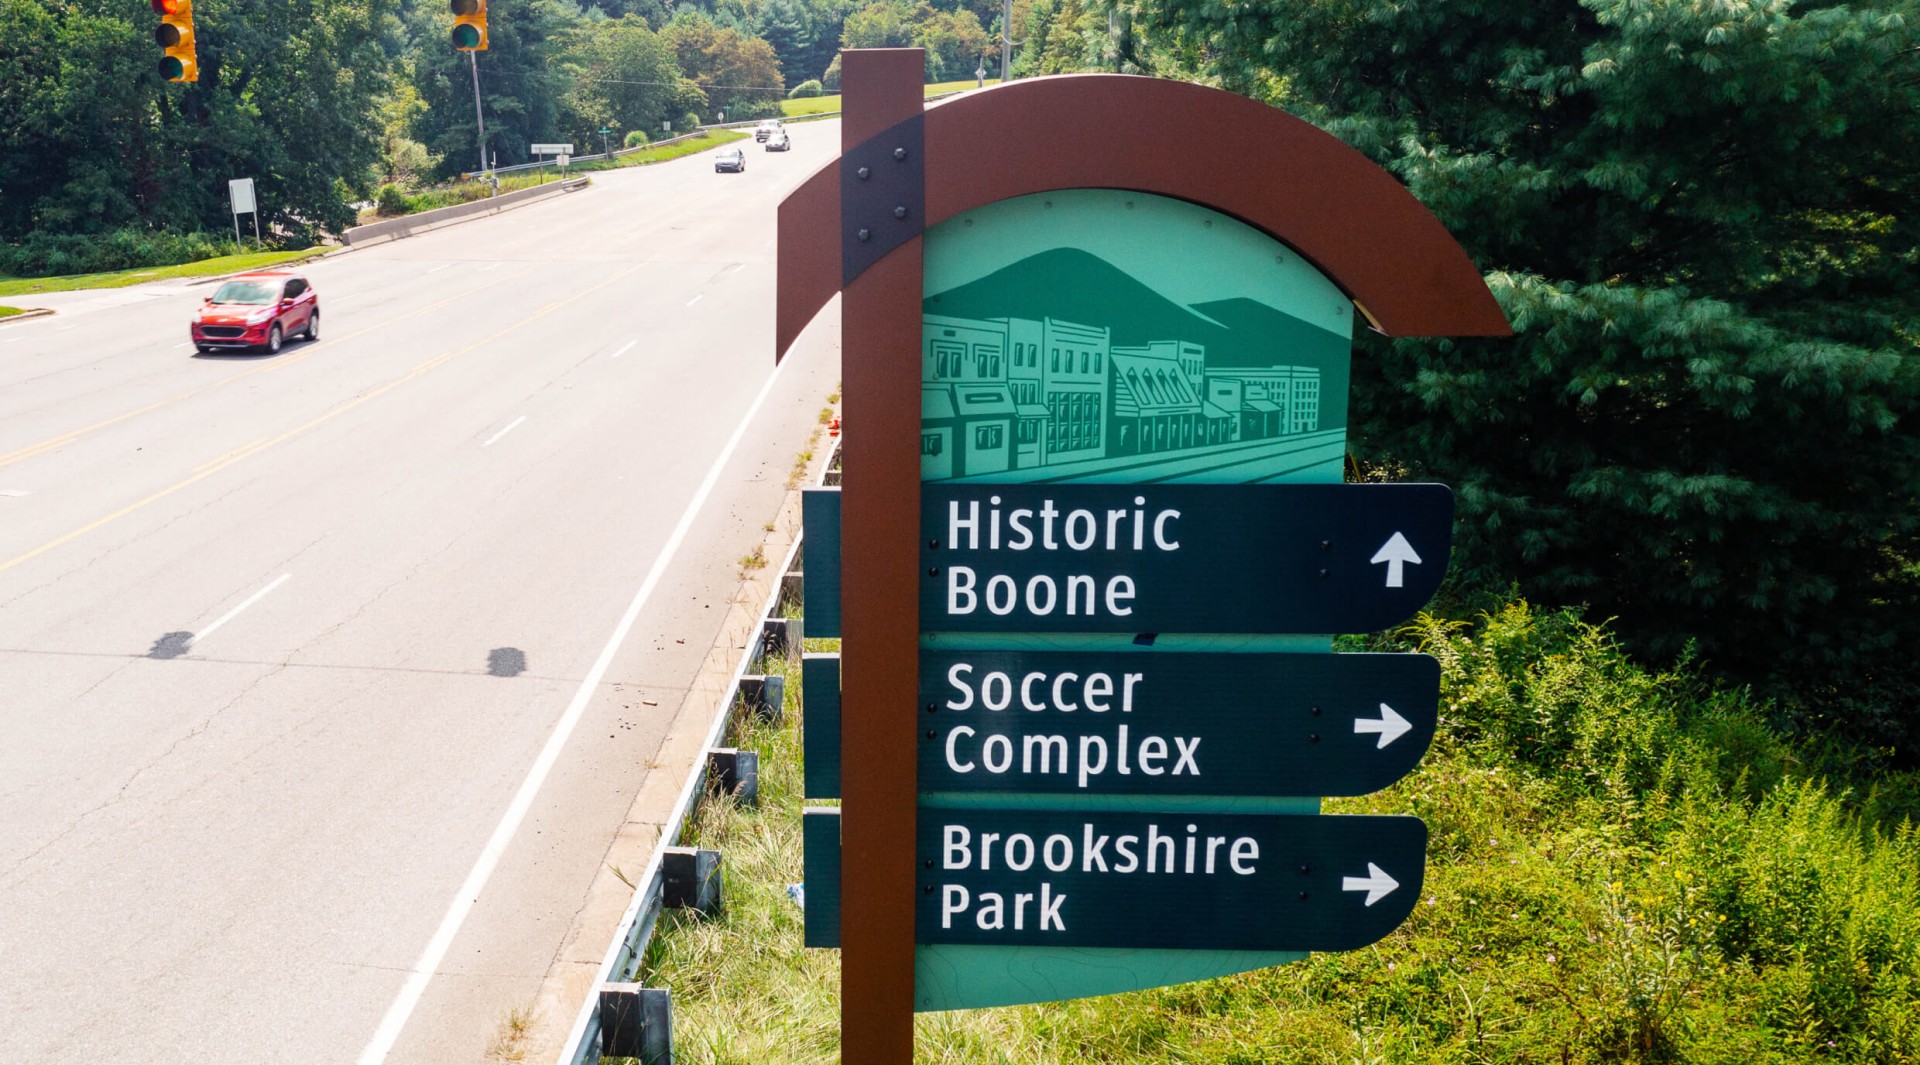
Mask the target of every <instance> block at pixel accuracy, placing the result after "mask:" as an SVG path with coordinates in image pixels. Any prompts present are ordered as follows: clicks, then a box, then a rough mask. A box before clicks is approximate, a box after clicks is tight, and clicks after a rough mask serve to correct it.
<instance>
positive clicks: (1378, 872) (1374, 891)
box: [1340, 862, 1400, 906]
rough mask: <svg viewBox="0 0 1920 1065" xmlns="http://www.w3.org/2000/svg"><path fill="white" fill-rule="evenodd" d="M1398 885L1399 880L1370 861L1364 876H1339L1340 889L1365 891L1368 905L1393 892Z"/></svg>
mask: <svg viewBox="0 0 1920 1065" xmlns="http://www.w3.org/2000/svg"><path fill="white" fill-rule="evenodd" d="M1399 886H1400V881H1398V880H1395V879H1394V878H1392V877H1390V876H1388V875H1387V872H1386V870H1384V869H1382V868H1380V867H1379V866H1377V865H1375V864H1373V863H1372V862H1368V863H1367V875H1366V876H1343V877H1341V878H1340V890H1342V891H1364V892H1366V893H1367V905H1369V906H1371V905H1373V904H1374V903H1376V902H1379V901H1380V900H1381V899H1384V898H1386V897H1387V896H1388V895H1389V894H1391V893H1392V892H1393V889H1394V888H1397V887H1399Z"/></svg>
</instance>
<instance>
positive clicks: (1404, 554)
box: [1373, 532, 1420, 588]
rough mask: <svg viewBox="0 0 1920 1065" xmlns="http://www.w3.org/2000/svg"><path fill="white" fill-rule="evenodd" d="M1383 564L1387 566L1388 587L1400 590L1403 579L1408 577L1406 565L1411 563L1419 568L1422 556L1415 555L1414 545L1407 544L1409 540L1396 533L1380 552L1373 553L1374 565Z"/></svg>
mask: <svg viewBox="0 0 1920 1065" xmlns="http://www.w3.org/2000/svg"><path fill="white" fill-rule="evenodd" d="M1382 562H1385V563H1386V564H1387V587H1389V588H1399V587H1401V586H1402V585H1401V578H1402V577H1404V576H1405V575H1406V574H1405V566H1406V564H1407V563H1409V562H1411V563H1413V564H1414V565H1416V566H1418V565H1419V564H1420V556H1419V555H1417V554H1415V553H1414V550H1413V545H1412V544H1410V543H1408V542H1407V538H1406V537H1404V536H1402V535H1400V534H1399V533H1398V532H1396V533H1394V534H1393V536H1392V537H1390V538H1388V540H1387V542H1386V543H1384V544H1382V545H1380V550H1378V551H1375V552H1374V553H1373V564H1374V565H1376V566H1377V565H1379V564H1380V563H1382Z"/></svg>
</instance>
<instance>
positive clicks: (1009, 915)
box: [914, 805, 1427, 950]
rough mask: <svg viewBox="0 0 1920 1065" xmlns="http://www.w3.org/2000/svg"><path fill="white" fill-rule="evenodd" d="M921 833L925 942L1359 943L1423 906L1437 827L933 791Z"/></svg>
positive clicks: (1246, 946)
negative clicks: (979, 798)
mask: <svg viewBox="0 0 1920 1065" xmlns="http://www.w3.org/2000/svg"><path fill="white" fill-rule="evenodd" d="M919 838H920V847H919V853H918V854H917V855H915V857H916V858H917V859H919V860H920V865H921V871H920V876H919V894H918V909H917V912H916V921H915V928H916V932H915V937H914V938H915V940H916V942H919V943H923V944H938V943H978V944H995V945H1015V944H1027V945H1046V946H1058V947H1131V948H1164V947H1186V948H1194V949H1201V950H1353V949H1355V948H1358V947H1363V946H1366V945H1367V944H1369V943H1373V942H1376V941H1378V940H1379V939H1381V938H1382V937H1384V936H1385V935H1387V934H1388V933H1389V932H1392V931H1393V930H1394V928H1396V927H1397V926H1398V925H1399V924H1400V922H1401V921H1403V920H1405V919H1406V917H1407V915H1408V914H1409V913H1411V912H1412V911H1413V905H1414V901H1415V900H1416V899H1418V898H1419V896H1420V885H1421V883H1422V880H1423V877H1424V875H1425V866H1426V847H1427V826H1426V825H1425V824H1424V823H1422V822H1421V821H1420V819H1419V818H1416V817H1314V816H1300V815H1290V814H1268V815H1260V814H1183V813H1164V812H1163V813H1143V812H1127V813H1112V812H1097V813H1096V812H1088V811H1069V810H980V809H942V808H936V807H929V806H924V805H923V806H922V807H921V808H920V816H919ZM1362 872H1364V874H1365V875H1364V876H1362V875H1356V874H1359V873H1362Z"/></svg>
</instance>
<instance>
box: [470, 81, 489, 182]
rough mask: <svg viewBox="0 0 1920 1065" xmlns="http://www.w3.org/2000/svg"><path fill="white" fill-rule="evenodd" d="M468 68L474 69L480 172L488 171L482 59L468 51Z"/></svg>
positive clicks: (475, 113)
mask: <svg viewBox="0 0 1920 1065" xmlns="http://www.w3.org/2000/svg"><path fill="white" fill-rule="evenodd" d="M467 69H469V70H471V71H473V122H474V125H476V126H478V127H479V128H480V172H481V173H482V174H484V173H486V172H487V120H486V117H485V116H483V115H482V114H481V113H480V60H478V59H476V58H474V54H473V53H472V52H468V53H467Z"/></svg>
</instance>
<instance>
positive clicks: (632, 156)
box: [360, 130, 749, 224]
mask: <svg viewBox="0 0 1920 1065" xmlns="http://www.w3.org/2000/svg"><path fill="white" fill-rule="evenodd" d="M747 136H749V134H747V133H743V132H741V131H739V130H719V131H715V132H712V133H707V134H703V135H701V136H698V137H693V138H690V139H688V140H684V141H678V142H676V143H673V144H666V145H661V146H660V147H658V148H643V149H641V150H640V151H637V152H629V153H627V154H625V155H621V156H617V157H615V158H614V159H611V160H607V159H594V160H591V161H589V162H584V163H577V164H574V165H572V166H569V167H568V168H567V171H566V176H567V178H569V179H571V178H575V177H579V176H580V175H582V174H591V173H595V172H597V171H601V170H618V169H621V168H622V167H629V166H646V165H648V164H650V163H662V162H665V161H667V160H669V159H678V158H680V157H682V156H687V155H693V154H695V153H696V152H704V151H707V150H709V149H712V148H715V147H717V146H719V145H722V144H726V143H728V142H730V141H737V140H740V139H742V138H744V137H747ZM559 180H561V172H560V168H559V167H557V166H555V167H549V168H547V169H545V170H526V171H519V172H516V173H512V174H505V175H502V176H501V178H500V191H501V192H503V193H506V192H518V191H520V190H521V189H530V188H534V187H536V186H539V185H547V184H551V183H553V182H555V181H559ZM492 194H493V190H492V187H491V186H490V185H489V184H488V183H487V182H484V181H463V182H459V183H457V184H453V185H443V186H440V187H437V188H431V189H423V190H421V191H420V192H416V193H411V194H408V195H405V196H403V197H402V200H403V201H404V202H405V204H406V208H407V209H406V210H404V211H401V212H398V213H395V214H380V213H379V212H378V211H366V212H363V213H362V214H361V217H360V221H361V222H362V223H363V224H364V223H368V222H378V221H382V220H384V219H388V218H402V217H405V216H406V215H410V214H419V213H420V212H422V211H432V210H438V209H439V208H442V207H453V206H456V205H458V204H462V203H470V202H472V201H474V200H484V199H486V198H487V197H488V196H491V195H492Z"/></svg>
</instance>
